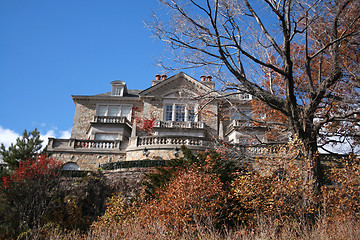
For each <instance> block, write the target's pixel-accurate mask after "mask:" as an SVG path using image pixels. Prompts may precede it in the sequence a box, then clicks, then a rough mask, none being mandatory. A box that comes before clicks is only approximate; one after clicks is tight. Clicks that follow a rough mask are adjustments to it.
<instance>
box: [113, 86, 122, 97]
mask: <svg viewBox="0 0 360 240" xmlns="http://www.w3.org/2000/svg"><path fill="white" fill-rule="evenodd" d="M123 91H124V88H123V87H114V88H113V89H112V95H113V96H123Z"/></svg>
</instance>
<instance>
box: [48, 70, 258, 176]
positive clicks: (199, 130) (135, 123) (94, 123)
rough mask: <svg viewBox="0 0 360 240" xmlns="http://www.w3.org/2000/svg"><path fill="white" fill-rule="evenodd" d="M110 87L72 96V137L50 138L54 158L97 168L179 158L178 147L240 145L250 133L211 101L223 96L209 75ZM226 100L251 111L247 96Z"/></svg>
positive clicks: (80, 165) (177, 75)
mask: <svg viewBox="0 0 360 240" xmlns="http://www.w3.org/2000/svg"><path fill="white" fill-rule="evenodd" d="M111 87H112V89H111V91H110V92H107V93H103V94H98V95H93V96H79V95H76V96H72V98H73V100H74V103H75V106H76V110H75V115H74V123H73V128H72V133H71V138H70V139H50V141H49V144H48V146H47V151H48V153H49V154H51V156H52V157H53V158H55V159H58V160H59V161H61V162H63V163H64V164H67V163H69V164H72V165H71V166H72V167H74V166H78V168H79V169H81V170H95V169H97V168H98V167H99V165H100V164H104V163H108V162H116V161H130V160H143V159H150V160H151V159H153V160H169V159H173V158H176V157H178V156H180V154H181V153H179V152H178V149H179V148H180V147H181V146H182V145H185V146H187V147H188V148H190V149H192V150H194V151H198V150H200V151H202V150H206V149H209V148H211V147H212V144H213V142H214V141H213V139H214V138H215V139H216V138H220V139H223V140H227V141H229V142H233V143H238V142H240V140H239V139H238V138H241V137H243V135H241V134H244V133H245V134H248V135H249V133H250V132H251V129H249V128H247V129H246V131H245V130H244V128H241V127H239V126H240V125H239V124H238V122H234V119H236V118H234V116H235V115H236V114H235V115H234V116H230V117H228V118H227V119H225V118H223V117H222V115H224V114H227V115H229V114H228V113H226V112H225V111H224V110H223V109H224V107H223V106H224V104H223V103H220V101H219V100H216V101H215V100H213V99H221V95H220V94H219V93H216V92H215V91H214V88H215V83H214V82H213V81H211V77H203V76H202V77H201V79H200V81H198V80H196V79H194V78H192V77H190V76H188V75H186V74H185V73H179V74H176V75H174V76H172V77H170V78H167V76H166V75H163V76H159V75H157V76H156V79H155V80H153V81H152V86H151V87H149V88H147V89H145V90H127V87H126V84H125V83H124V82H122V81H113V82H112V83H111ZM227 100H229V99H227ZM230 100H231V101H232V103H233V104H232V105H236V106H238V107H239V109H251V105H250V100H251V99H245V100H244V99H239V98H236V97H233V98H232V99H230ZM220 105H221V106H222V107H219V106H220ZM225 105H226V104H225ZM146 124H147V125H149V124H150V125H151V126H150V128H151V127H152V128H151V130H150V129H149V126H147V127H145V125H146ZM236 124H237V125H236ZM149 130H150V131H149ZM256 131H257V133H259V134H262V132H261V129H260V130H259V129H257V130H256Z"/></svg>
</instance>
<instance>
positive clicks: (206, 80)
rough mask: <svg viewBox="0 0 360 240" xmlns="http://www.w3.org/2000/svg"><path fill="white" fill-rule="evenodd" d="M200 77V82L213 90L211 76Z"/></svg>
mask: <svg viewBox="0 0 360 240" xmlns="http://www.w3.org/2000/svg"><path fill="white" fill-rule="evenodd" d="M200 79H201V83H202V84H204V85H206V86H208V87H209V88H211V89H212V90H215V82H213V81H212V80H211V79H212V76H207V77H206V76H201V77H200Z"/></svg>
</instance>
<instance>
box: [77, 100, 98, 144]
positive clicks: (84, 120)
mask: <svg viewBox="0 0 360 240" xmlns="http://www.w3.org/2000/svg"><path fill="white" fill-rule="evenodd" d="M95 113H96V106H95V104H89V105H83V104H80V103H76V109H75V115H74V123H73V127H72V131H71V138H76V139H86V131H87V130H88V128H89V127H90V122H92V121H93V119H94V116H95Z"/></svg>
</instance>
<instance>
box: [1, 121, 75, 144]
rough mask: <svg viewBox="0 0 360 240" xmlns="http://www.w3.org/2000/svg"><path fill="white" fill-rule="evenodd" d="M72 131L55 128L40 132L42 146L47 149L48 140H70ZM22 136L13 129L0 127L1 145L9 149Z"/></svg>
mask: <svg viewBox="0 0 360 240" xmlns="http://www.w3.org/2000/svg"><path fill="white" fill-rule="evenodd" d="M21 134H22V133H21ZM70 135H71V131H70V130H65V131H59V130H58V128H56V127H54V128H53V129H50V130H47V131H46V132H45V133H43V131H41V130H40V139H41V140H42V141H43V143H42V146H43V147H45V146H46V145H47V144H48V138H49V137H53V138H62V139H67V138H70ZM20 136H21V135H20V134H19V133H17V132H15V131H13V130H11V129H6V128H3V127H2V126H0V144H1V143H2V144H4V145H5V147H6V148H8V147H9V146H10V145H11V143H16V139H17V138H18V137H20Z"/></svg>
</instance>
